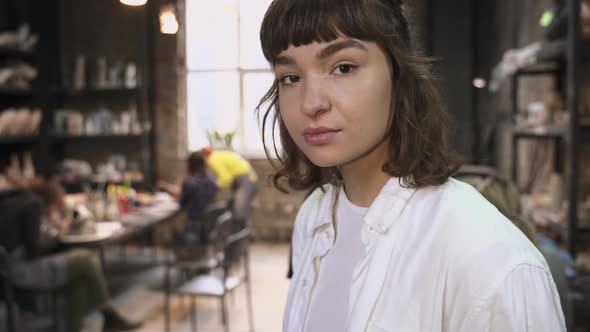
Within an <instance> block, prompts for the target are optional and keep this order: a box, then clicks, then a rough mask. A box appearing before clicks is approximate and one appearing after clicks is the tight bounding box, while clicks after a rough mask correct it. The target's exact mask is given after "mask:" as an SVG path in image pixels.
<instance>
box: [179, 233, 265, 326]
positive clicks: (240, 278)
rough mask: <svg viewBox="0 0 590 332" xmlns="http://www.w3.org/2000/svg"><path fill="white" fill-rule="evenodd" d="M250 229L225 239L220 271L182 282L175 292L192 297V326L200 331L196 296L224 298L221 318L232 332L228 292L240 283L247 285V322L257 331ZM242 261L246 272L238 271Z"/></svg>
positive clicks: (213, 271) (222, 299)
mask: <svg viewBox="0 0 590 332" xmlns="http://www.w3.org/2000/svg"><path fill="white" fill-rule="evenodd" d="M249 239H250V230H249V229H248V228H246V229H243V230H241V231H240V232H238V233H235V234H232V235H230V236H229V237H228V238H227V239H226V240H225V242H224V249H223V255H222V256H221V257H220V259H219V266H218V269H219V270H221V271H220V272H221V275H219V273H216V272H219V271H216V270H212V271H211V272H210V273H208V274H206V275H198V276H196V277H195V278H193V279H191V280H189V281H188V282H186V283H185V284H184V285H182V286H181V287H180V288H179V289H178V290H177V291H176V293H178V294H183V295H189V296H191V327H192V330H193V331H196V330H197V320H196V312H195V298H196V297H198V296H206V297H216V298H219V299H220V300H221V320H222V323H223V328H224V331H225V332H228V331H229V318H228V312H227V307H226V303H225V302H226V301H225V298H226V295H227V294H229V293H230V292H231V291H233V290H235V289H236V288H237V287H238V286H239V285H241V284H245V286H246V297H247V298H246V300H247V302H248V303H247V309H248V321H249V326H250V331H254V325H253V323H254V322H253V317H252V289H251V283H250V267H249V255H248V245H249ZM240 262H241V263H242V264H243V266H242V269H243V271H242V272H243V273H241V274H237V273H234V272H236V271H235V270H236V268H237V267H239V263H240Z"/></svg>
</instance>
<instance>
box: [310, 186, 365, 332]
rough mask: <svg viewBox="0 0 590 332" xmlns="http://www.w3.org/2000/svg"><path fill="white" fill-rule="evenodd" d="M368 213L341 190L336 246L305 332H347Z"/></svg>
mask: <svg viewBox="0 0 590 332" xmlns="http://www.w3.org/2000/svg"><path fill="white" fill-rule="evenodd" d="M367 210H368V208H363V207H359V206H356V205H354V204H352V203H351V202H350V200H348V197H346V193H345V192H344V189H343V188H341V189H340V193H339V195H338V203H337V208H336V220H334V223H335V230H334V231H335V232H334V233H335V239H334V240H333V241H334V245H333V247H332V248H331V249H330V250H329V251H328V252H327V253H326V255H325V256H324V257H323V258H322V264H321V265H320V271H319V275H318V281H317V284H316V286H315V289H314V291H313V294H312V297H311V304H310V308H309V313H308V317H307V321H306V323H305V326H306V327H305V331H307V332H326V331H344V329H345V328H346V326H345V325H346V320H347V318H348V300H349V299H348V295H349V292H348V291H349V290H350V286H351V285H352V272H353V269H354V267H355V266H356V264H357V263H358V262H359V261H360V260H361V259H363V258H364V257H365V255H366V253H365V247H364V245H363V242H362V241H361V230H362V228H363V225H364V221H363V217H364V216H365V213H366V212H367ZM328 234H329V233H328Z"/></svg>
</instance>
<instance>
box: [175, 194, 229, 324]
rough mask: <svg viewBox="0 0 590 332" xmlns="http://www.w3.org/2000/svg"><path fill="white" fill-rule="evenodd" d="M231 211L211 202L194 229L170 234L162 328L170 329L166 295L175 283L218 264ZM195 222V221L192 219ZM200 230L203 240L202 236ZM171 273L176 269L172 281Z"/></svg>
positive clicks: (180, 282)
mask: <svg viewBox="0 0 590 332" xmlns="http://www.w3.org/2000/svg"><path fill="white" fill-rule="evenodd" d="M231 220H232V213H231V211H230V210H229V208H228V205H227V204H226V203H225V202H216V203H214V204H212V205H211V206H210V207H208V208H207V210H206V211H205V212H204V213H203V215H202V217H201V218H200V220H198V221H196V222H197V223H198V224H199V227H198V229H197V230H196V231H195V228H196V227H194V226H195V225H194V224H193V225H191V224H190V223H189V224H187V227H186V228H185V230H183V231H182V232H179V233H176V234H175V235H174V239H173V243H172V251H173V253H174V258H173V259H172V260H171V261H169V262H167V264H166V271H165V280H164V290H165V306H164V307H165V308H164V310H165V312H164V314H165V328H166V331H169V330H170V295H171V292H172V291H173V289H175V288H176V286H177V285H180V284H182V283H183V282H185V281H186V280H189V279H190V278H192V277H194V276H195V275H199V274H204V273H208V272H209V271H211V270H213V269H216V268H217V267H219V265H220V258H221V257H222V256H223V241H224V240H225V238H227V234H229V231H228V230H229V229H230V227H231V225H230V224H231ZM193 222H195V221H193ZM203 229H205V230H206V231H207V233H206V237H207V239H203V236H202V232H203ZM172 272H176V278H175V280H172V278H171V275H172Z"/></svg>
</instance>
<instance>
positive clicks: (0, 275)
mask: <svg viewBox="0 0 590 332" xmlns="http://www.w3.org/2000/svg"><path fill="white" fill-rule="evenodd" d="M9 259H10V257H9V256H8V253H7V252H6V250H5V249H4V248H3V247H0V282H2V295H3V298H4V302H5V305H6V329H7V331H8V332H16V322H15V316H14V315H15V304H14V295H13V288H12V283H11V281H10V261H9Z"/></svg>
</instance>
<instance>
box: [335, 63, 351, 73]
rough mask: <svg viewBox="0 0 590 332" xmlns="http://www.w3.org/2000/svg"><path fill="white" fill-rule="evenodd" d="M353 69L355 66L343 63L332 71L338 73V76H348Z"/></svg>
mask: <svg viewBox="0 0 590 332" xmlns="http://www.w3.org/2000/svg"><path fill="white" fill-rule="evenodd" d="M355 69H356V66H355V65H351V64H347V63H343V64H341V65H338V66H336V68H335V69H334V71H335V72H336V73H338V74H348V73H350V72H352V71H353V70H355Z"/></svg>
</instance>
